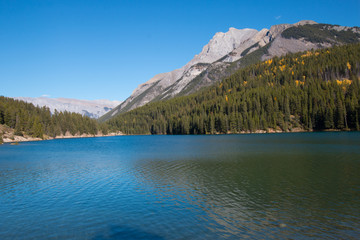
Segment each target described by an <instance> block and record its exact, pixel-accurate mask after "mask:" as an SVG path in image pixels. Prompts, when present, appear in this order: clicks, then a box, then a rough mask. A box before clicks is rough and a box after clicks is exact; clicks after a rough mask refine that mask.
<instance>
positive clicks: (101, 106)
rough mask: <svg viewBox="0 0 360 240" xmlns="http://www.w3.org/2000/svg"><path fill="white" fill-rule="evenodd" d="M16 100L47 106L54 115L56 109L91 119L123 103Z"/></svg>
mask: <svg viewBox="0 0 360 240" xmlns="http://www.w3.org/2000/svg"><path fill="white" fill-rule="evenodd" d="M15 99H17V100H22V101H25V102H28V103H32V104H34V105H35V106H39V107H44V106H46V107H48V108H49V109H50V111H51V112H52V113H54V112H55V109H56V110H57V111H58V112H64V111H68V112H74V113H80V114H81V115H83V116H87V117H91V118H99V117H100V116H102V115H104V114H105V113H107V112H109V111H110V110H112V109H113V108H114V107H116V106H118V105H119V104H120V103H121V102H120V101H110V100H78V99H71V98H48V97H38V98H31V97H16V98H15Z"/></svg>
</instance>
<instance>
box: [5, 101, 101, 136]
mask: <svg viewBox="0 0 360 240" xmlns="http://www.w3.org/2000/svg"><path fill="white" fill-rule="evenodd" d="M0 124H3V125H7V126H9V127H10V128H13V129H14V130H15V132H14V134H15V135H19V136H22V135H24V134H26V135H29V136H33V137H38V138H44V134H45V135H48V136H50V137H55V136H59V135H61V134H65V133H66V132H70V133H71V134H72V135H75V134H83V133H85V134H91V135H95V134H97V132H98V131H99V130H104V131H105V130H106V131H107V126H103V124H102V125H100V124H99V123H98V122H97V121H96V120H94V119H91V118H89V117H84V116H82V115H80V114H77V113H70V112H57V111H55V113H54V114H51V113H50V110H49V109H48V108H46V107H42V108H40V107H35V106H34V105H33V104H30V103H26V102H24V101H19V100H14V99H12V98H7V97H3V96H0Z"/></svg>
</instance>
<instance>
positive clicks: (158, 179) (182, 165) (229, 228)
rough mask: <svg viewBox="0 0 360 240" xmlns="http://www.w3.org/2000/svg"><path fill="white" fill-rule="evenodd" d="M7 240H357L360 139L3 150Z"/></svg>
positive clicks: (143, 139) (119, 140)
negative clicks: (265, 239)
mask: <svg viewBox="0 0 360 240" xmlns="http://www.w3.org/2000/svg"><path fill="white" fill-rule="evenodd" d="M0 216H1V218H0V239H243V238H250V239H259V238H260V239H264V238H268V239H271V238H273V239H279V238H280V239H304V238H306V239H319V238H321V239H324V238H327V239H359V238H360V230H359V229H360V134H359V133H356V132H350V133H296V134H261V135H258V134H255V135H223V136H118V137H104V138H86V139H65V140H64V139H61V140H52V141H43V142H29V143H21V144H20V145H17V146H13V145H2V146H0Z"/></svg>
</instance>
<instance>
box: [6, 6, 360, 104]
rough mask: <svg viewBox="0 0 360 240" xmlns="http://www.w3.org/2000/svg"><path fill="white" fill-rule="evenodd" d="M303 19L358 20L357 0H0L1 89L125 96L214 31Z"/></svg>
mask: <svg viewBox="0 0 360 240" xmlns="http://www.w3.org/2000/svg"><path fill="white" fill-rule="evenodd" d="M303 19H310V20H314V21H317V22H320V23H330V24H339V25H345V26H359V25H360V1H359V0H356V1H331V0H327V1H314V0H312V1H308V0H304V1H249V0H248V1H236V0H234V1H230V0H222V1H221V0H218V1H211V0H208V1H200V0H199V1H196V0H191V1H188V0H181V1H169V0H166V1H156V0H152V1H150V0H148V1H136V0H98V1H94V0H83V1H77V0H70V1H67V0H59V1H56V0H37V1H32V0H23V1H20V0H5V1H4V0H0V83H1V88H0V90H1V91H0V95H4V96H8V97H17V96H26V97H38V96H41V95H49V96H51V97H67V98H78V99H111V100H125V99H126V98H127V97H128V96H129V95H130V94H131V93H132V91H133V90H134V89H135V88H136V87H137V86H138V85H139V84H141V83H143V82H146V81H147V80H149V79H150V78H151V77H153V76H154V75H156V74H158V73H161V72H168V71H171V70H173V69H176V68H179V67H181V66H183V65H184V64H185V63H187V62H188V61H189V60H190V59H192V58H193V56H194V55H195V54H198V53H199V52H200V51H201V50H202V47H203V46H204V45H205V44H207V43H208V41H209V40H210V39H211V38H212V37H213V35H214V34H215V33H216V32H220V31H222V32H226V31H228V29H229V27H235V28H239V29H240V28H254V29H258V30H261V29H262V28H269V27H270V26H272V25H275V24H280V23H295V22H298V21H300V20H303Z"/></svg>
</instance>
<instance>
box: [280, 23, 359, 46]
mask: <svg viewBox="0 0 360 240" xmlns="http://www.w3.org/2000/svg"><path fill="white" fill-rule="evenodd" d="M334 27H336V26H333V25H328V24H308V25H303V26H296V27H291V28H288V29H286V30H285V31H284V32H282V34H281V35H282V36H283V37H284V38H288V39H289V38H295V39H300V38H304V39H305V40H307V41H310V42H313V43H335V42H339V43H356V42H359V38H360V34H359V33H355V32H353V31H351V30H342V31H337V30H335V29H333V28H334Z"/></svg>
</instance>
